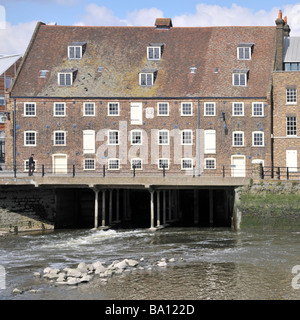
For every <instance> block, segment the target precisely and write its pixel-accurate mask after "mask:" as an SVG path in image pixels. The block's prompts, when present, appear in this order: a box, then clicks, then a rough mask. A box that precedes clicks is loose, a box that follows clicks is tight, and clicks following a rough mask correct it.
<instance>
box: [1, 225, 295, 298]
mask: <svg viewBox="0 0 300 320" xmlns="http://www.w3.org/2000/svg"><path fill="white" fill-rule="evenodd" d="M299 244H300V232H286V231H284V232H274V231H272V232H271V231H270V232H262V231H242V232H233V231H231V230H229V229H198V228H165V229H162V230H159V231H156V232H153V231H150V230H148V229H135V230H107V231H102V230H97V231H93V230H58V231H54V232H51V233H32V234H19V235H10V236H7V237H0V266H1V267H2V269H1V270H2V274H1V273H0V276H2V280H3V278H4V281H5V287H3V282H2V288H1V287H0V300H13V299H16V300H41V299H43V300H50V299H51V300H57V299H61V300H66V299H76V300H79V299H80V300H86V299H97V300H144V299H147V300H157V299H161V300H165V299H168V300H173V299H174V300H175V299H176V300H182V299H183V300H184V299H189V300H190V299H191V300H202V299H204V300H206V299H212V300H214V299H222V300H223V299H224V300H225V299H226V300H227V299H234V300H235V299H236V300H240V299H245V300H249V299H267V300H273V299H282V300H295V299H297V300H298V299H300V289H297V286H296V287H295V285H292V280H293V278H294V277H295V276H296V277H297V274H294V273H292V268H293V267H294V266H296V265H300V245H299ZM125 258H132V259H136V260H140V259H142V260H141V261H140V266H142V267H143V268H144V269H143V270H137V271H134V272H131V273H129V272H126V273H123V274H121V275H114V276H113V277H112V278H109V279H108V281H107V282H106V283H104V282H103V281H100V280H101V279H100V278H99V276H95V277H94V278H93V280H92V281H91V282H89V283H82V284H79V285H78V286H76V287H74V286H54V284H53V283H51V282H49V281H48V280H46V279H44V278H42V277H41V278H37V277H34V276H33V273H34V272H42V271H43V269H44V268H46V267H48V266H50V267H52V268H59V269H61V268H64V267H75V266H77V265H78V263H80V262H85V263H93V262H96V261H105V262H107V263H110V262H112V261H114V260H123V259H125ZM161 258H166V259H167V260H168V259H171V258H174V259H175V261H174V262H168V261H167V266H166V267H158V266H155V262H156V261H158V260H160V259H161ZM299 272H300V267H299ZM0 283H1V282H0ZM294 283H296V284H299V285H300V280H297V279H296V278H294ZM14 288H25V289H26V290H25V291H24V293H23V294H13V293H12V291H13V289H14ZM29 288H31V289H34V290H37V292H35V293H32V292H31V291H28V289H29Z"/></svg>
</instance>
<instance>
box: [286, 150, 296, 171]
mask: <svg viewBox="0 0 300 320" xmlns="http://www.w3.org/2000/svg"><path fill="white" fill-rule="evenodd" d="M297 158H298V155H297V150H286V166H287V167H288V168H289V172H297V165H298V162H297V161H298V159H297Z"/></svg>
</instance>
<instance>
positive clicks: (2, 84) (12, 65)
mask: <svg viewBox="0 0 300 320" xmlns="http://www.w3.org/2000/svg"><path fill="white" fill-rule="evenodd" d="M20 62H21V55H19V54H14V55H0V167H1V168H2V167H3V166H4V160H5V120H6V119H10V116H9V114H7V113H6V111H7V110H6V94H7V92H8V90H9V88H10V86H11V84H12V82H13V79H14V78H15V76H16V73H17V69H18V66H19V65H20Z"/></svg>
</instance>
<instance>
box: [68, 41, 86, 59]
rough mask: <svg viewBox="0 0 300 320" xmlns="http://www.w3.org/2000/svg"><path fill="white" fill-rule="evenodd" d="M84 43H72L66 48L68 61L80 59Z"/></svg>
mask: <svg viewBox="0 0 300 320" xmlns="http://www.w3.org/2000/svg"><path fill="white" fill-rule="evenodd" d="M85 47H86V42H72V43H70V44H69V46H68V57H69V59H81V58H82V56H83V53H84V51H85Z"/></svg>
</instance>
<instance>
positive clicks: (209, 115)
mask: <svg viewBox="0 0 300 320" xmlns="http://www.w3.org/2000/svg"><path fill="white" fill-rule="evenodd" d="M207 104H213V106H214V114H206V105H207ZM216 113H217V112H216V103H215V102H209V101H207V102H204V116H205V117H215V116H216Z"/></svg>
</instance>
